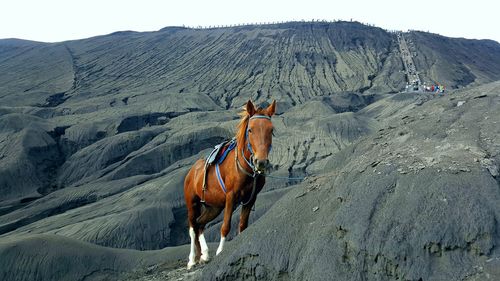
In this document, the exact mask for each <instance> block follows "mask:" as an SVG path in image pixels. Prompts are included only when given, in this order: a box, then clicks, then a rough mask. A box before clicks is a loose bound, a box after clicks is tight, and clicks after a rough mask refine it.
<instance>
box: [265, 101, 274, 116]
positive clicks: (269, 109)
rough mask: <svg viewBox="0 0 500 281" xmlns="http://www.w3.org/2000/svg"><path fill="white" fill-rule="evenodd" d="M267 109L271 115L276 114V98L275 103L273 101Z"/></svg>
mask: <svg viewBox="0 0 500 281" xmlns="http://www.w3.org/2000/svg"><path fill="white" fill-rule="evenodd" d="M266 111H267V115H269V117H271V116H273V115H274V113H275V112H276V100H274V101H273V103H271V105H270V106H268V107H267V109H266Z"/></svg>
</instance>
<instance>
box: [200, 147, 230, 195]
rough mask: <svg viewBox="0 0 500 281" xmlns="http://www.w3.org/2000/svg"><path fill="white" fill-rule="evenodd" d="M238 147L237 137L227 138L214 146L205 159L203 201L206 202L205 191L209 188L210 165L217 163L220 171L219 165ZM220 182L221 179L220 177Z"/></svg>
mask: <svg viewBox="0 0 500 281" xmlns="http://www.w3.org/2000/svg"><path fill="white" fill-rule="evenodd" d="M235 147H236V138H232V139H231V140H226V141H223V142H222V143H219V144H218V145H216V146H215V147H214V149H213V150H212V151H211V152H210V154H209V155H208V157H207V159H206V160H205V167H204V169H203V170H204V171H203V188H202V191H203V193H202V198H201V202H205V191H206V190H207V171H208V166H210V165H212V164H214V163H215V165H216V169H217V172H219V169H218V168H219V165H220V164H222V162H224V160H225V159H226V157H227V155H228V154H229V152H230V151H231V150H233V149H234V148H235ZM217 176H218V177H220V175H219V173H217ZM219 182H220V179H219ZM221 187H222V189H223V190H224V192H226V190H225V187H224V185H223V184H222V185H221Z"/></svg>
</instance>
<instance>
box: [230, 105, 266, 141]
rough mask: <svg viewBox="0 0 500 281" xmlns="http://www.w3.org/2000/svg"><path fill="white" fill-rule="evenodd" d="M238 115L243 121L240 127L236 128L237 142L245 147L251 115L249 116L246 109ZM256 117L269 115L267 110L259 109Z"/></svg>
mask: <svg viewBox="0 0 500 281" xmlns="http://www.w3.org/2000/svg"><path fill="white" fill-rule="evenodd" d="M238 115H240V118H241V119H240V122H239V123H238V126H237V127H236V142H237V143H238V145H244V144H245V135H246V132H247V127H248V121H250V115H248V112H247V110H246V108H245V107H243V110H242V111H241V112H240V113H239V114H238ZM254 115H267V112H266V109H265V108H260V107H258V108H257V109H256V111H255V114H254Z"/></svg>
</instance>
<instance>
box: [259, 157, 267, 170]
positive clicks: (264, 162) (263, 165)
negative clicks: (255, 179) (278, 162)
mask: <svg viewBox="0 0 500 281" xmlns="http://www.w3.org/2000/svg"><path fill="white" fill-rule="evenodd" d="M268 165H269V160H267V159H266V160H257V168H259V169H265V168H267V166H268Z"/></svg>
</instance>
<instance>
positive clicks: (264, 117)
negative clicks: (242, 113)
mask: <svg viewBox="0 0 500 281" xmlns="http://www.w3.org/2000/svg"><path fill="white" fill-rule="evenodd" d="M258 118H263V119H267V120H271V117H269V116H267V115H260V114H258V115H254V116H252V117H250V119H248V120H252V119H258Z"/></svg>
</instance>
